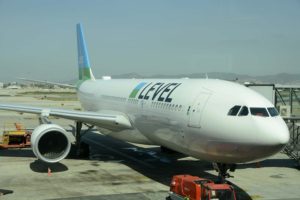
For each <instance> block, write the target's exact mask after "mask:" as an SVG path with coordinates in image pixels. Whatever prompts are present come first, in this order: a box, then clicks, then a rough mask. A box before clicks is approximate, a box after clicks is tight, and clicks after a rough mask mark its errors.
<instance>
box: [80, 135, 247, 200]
mask: <svg viewBox="0 0 300 200" xmlns="http://www.w3.org/2000/svg"><path fill="white" fill-rule="evenodd" d="M82 139H83V141H84V142H86V143H88V144H89V145H90V159H92V160H94V161H102V162H103V161H106V162H121V163H123V164H125V165H126V166H128V167H130V168H131V169H133V170H135V171H137V172H139V173H140V174H142V175H144V176H146V177H148V178H150V179H152V180H154V181H156V182H159V183H161V184H164V185H166V186H169V185H170V182H171V179H172V177H173V175H176V174H191V175H194V176H199V177H203V178H208V179H212V180H214V181H216V180H217V179H218V178H217V176H215V175H214V174H211V173H208V172H206V171H207V170H212V164H211V163H210V162H206V161H201V160H198V159H186V157H187V156H185V155H183V154H179V153H175V154H174V153H162V152H161V151H160V148H159V147H149V148H147V147H145V148H143V147H139V146H136V145H133V144H131V143H127V142H124V141H120V140H116V139H113V138H110V137H108V136H103V135H99V134H98V133H96V132H89V133H87V134H86V135H85V136H84V137H83V138H82ZM93 165H97V162H93ZM231 184H232V185H233V186H234V188H235V190H236V192H237V199H239V200H240V199H243V200H251V199H252V198H251V197H250V196H249V195H248V194H247V193H246V192H245V191H244V190H243V189H242V188H240V187H238V186H237V185H235V184H233V183H231ZM116 187H117V186H116ZM166 195H167V194H166Z"/></svg>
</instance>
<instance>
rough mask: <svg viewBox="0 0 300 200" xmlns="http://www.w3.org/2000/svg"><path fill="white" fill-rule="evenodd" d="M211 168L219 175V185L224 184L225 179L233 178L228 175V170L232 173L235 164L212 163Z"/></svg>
mask: <svg viewBox="0 0 300 200" xmlns="http://www.w3.org/2000/svg"><path fill="white" fill-rule="evenodd" d="M213 167H214V169H215V170H216V171H217V172H218V173H219V174H218V178H219V181H220V183H224V182H225V179H226V178H230V177H233V176H231V175H230V174H229V173H228V170H229V171H231V172H234V171H235V169H236V164H226V163H213Z"/></svg>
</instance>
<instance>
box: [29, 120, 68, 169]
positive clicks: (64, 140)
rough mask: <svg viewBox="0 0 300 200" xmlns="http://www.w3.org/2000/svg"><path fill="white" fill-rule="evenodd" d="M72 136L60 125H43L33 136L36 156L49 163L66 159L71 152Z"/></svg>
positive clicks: (32, 143)
mask: <svg viewBox="0 0 300 200" xmlns="http://www.w3.org/2000/svg"><path fill="white" fill-rule="evenodd" d="M70 136H71V135H70V134H69V133H67V131H66V130H65V129H64V128H62V127H61V126H59V125H56V124H41V125H39V126H38V127H36V128H35V129H34V131H33V132H32V135H31V147H32V150H33V153H34V154H35V156H36V157H37V158H38V159H40V160H42V161H44V162H47V163H56V162H59V161H61V160H62V159H64V158H65V157H66V156H67V155H68V154H69V152H70V150H71V138H70Z"/></svg>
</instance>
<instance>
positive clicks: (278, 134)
mask: <svg viewBox="0 0 300 200" xmlns="http://www.w3.org/2000/svg"><path fill="white" fill-rule="evenodd" d="M272 134H273V135H274V139H273V142H274V144H275V145H281V146H284V145H286V144H287V143H288V142H289V140H290V132H289V129H288V127H287V125H286V123H285V122H284V121H283V120H281V121H279V122H278V123H276V124H274V125H273V126H272Z"/></svg>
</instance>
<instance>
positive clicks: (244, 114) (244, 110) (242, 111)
mask: <svg viewBox="0 0 300 200" xmlns="http://www.w3.org/2000/svg"><path fill="white" fill-rule="evenodd" d="M248 114H249V110H248V107H247V106H243V107H242V110H241V112H240V113H239V116H247V115H248Z"/></svg>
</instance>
